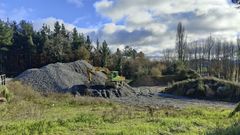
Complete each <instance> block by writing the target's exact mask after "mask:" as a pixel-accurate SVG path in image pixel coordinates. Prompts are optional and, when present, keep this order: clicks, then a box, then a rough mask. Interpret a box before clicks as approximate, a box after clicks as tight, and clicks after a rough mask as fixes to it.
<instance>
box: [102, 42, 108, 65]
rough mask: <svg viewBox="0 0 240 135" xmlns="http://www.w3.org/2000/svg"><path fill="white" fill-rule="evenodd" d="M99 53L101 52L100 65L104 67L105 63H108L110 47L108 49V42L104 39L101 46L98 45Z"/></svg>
mask: <svg viewBox="0 0 240 135" xmlns="http://www.w3.org/2000/svg"><path fill="white" fill-rule="evenodd" d="M100 54H101V66H102V67H106V66H107V64H108V59H109V55H110V49H109V47H108V44H107V42H106V41H105V40H104V42H103V43H102V46H101V47H100Z"/></svg>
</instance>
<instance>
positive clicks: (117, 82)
mask: <svg viewBox="0 0 240 135" xmlns="http://www.w3.org/2000/svg"><path fill="white" fill-rule="evenodd" d="M97 72H103V73H104V74H106V77H107V78H106V82H105V86H106V87H112V88H119V87H122V86H123V85H124V82H125V80H126V79H125V77H124V76H120V75H119V72H118V71H110V70H109V69H108V68H103V67H94V68H93V69H88V80H89V82H91V81H92V75H94V74H96V73H97Z"/></svg>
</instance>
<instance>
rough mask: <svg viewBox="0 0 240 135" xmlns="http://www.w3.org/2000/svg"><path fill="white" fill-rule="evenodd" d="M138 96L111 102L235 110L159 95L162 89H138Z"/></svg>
mask: <svg viewBox="0 0 240 135" xmlns="http://www.w3.org/2000/svg"><path fill="white" fill-rule="evenodd" d="M135 89H136V91H138V94H136V95H134V96H128V97H121V98H114V99H112V100H113V101H116V102H120V103H123V104H127V105H134V106H140V107H143V106H151V107H162V106H170V107H175V108H184V107H191V106H195V107H196V106H206V107H221V108H231V109H232V108H235V107H236V104H235V103H228V102H218V101H207V100H197V99H190V98H185V97H178V96H173V95H167V94H161V93H159V92H161V91H162V90H163V89H164V87H138V88H135Z"/></svg>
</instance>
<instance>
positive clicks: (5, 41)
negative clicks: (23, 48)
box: [0, 20, 13, 46]
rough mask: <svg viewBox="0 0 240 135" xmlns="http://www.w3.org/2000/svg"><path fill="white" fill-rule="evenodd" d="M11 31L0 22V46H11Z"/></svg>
mask: <svg viewBox="0 0 240 135" xmlns="http://www.w3.org/2000/svg"><path fill="white" fill-rule="evenodd" d="M12 37H13V31H12V29H11V28H10V27H9V26H8V25H7V24H6V23H5V22H3V21H1V20H0V46H1V45H11V44H12Z"/></svg>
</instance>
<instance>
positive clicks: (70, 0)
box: [67, 0, 83, 7]
mask: <svg viewBox="0 0 240 135" xmlns="http://www.w3.org/2000/svg"><path fill="white" fill-rule="evenodd" d="M67 2H68V3H71V4H74V5H76V6H77V7H82V5H83V3H82V0H67Z"/></svg>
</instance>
